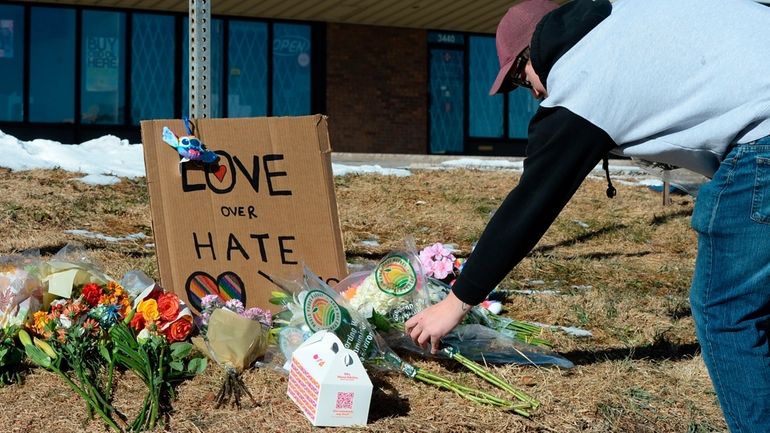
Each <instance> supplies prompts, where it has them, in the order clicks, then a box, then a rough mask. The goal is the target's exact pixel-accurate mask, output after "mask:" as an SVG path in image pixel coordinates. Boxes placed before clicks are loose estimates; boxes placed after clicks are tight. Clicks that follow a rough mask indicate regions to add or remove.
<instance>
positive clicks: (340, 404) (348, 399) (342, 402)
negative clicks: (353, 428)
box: [335, 392, 354, 410]
mask: <svg viewBox="0 0 770 433" xmlns="http://www.w3.org/2000/svg"><path fill="white" fill-rule="evenodd" d="M353 395H354V393H352V392H338V393H337V405H336V406H335V408H336V409H347V410H352V409H353Z"/></svg>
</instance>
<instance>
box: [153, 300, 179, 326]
mask: <svg viewBox="0 0 770 433" xmlns="http://www.w3.org/2000/svg"><path fill="white" fill-rule="evenodd" d="M158 312H159V313H160V319H161V320H163V321H164V322H170V321H172V320H174V319H176V316H177V315H178V314H179V296H177V295H175V294H173V293H164V294H162V295H160V297H159V298H158Z"/></svg>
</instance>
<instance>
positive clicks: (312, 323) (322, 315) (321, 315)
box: [304, 290, 342, 332]
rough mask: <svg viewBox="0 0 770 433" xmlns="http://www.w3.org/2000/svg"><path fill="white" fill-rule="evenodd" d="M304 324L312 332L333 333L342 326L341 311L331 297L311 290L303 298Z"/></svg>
mask: <svg viewBox="0 0 770 433" xmlns="http://www.w3.org/2000/svg"><path fill="white" fill-rule="evenodd" d="M304 311H305V322H306V323H307V326H308V327H309V328H310V329H311V330H312V331H313V332H316V331H321V330H330V331H334V330H336V329H337V328H339V327H340V324H342V311H340V306H339V305H337V303H336V302H334V299H332V298H331V296H329V295H327V294H326V293H324V292H322V291H320V290H312V291H310V292H308V294H307V296H305V305H304Z"/></svg>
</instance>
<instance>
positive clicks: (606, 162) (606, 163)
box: [602, 155, 618, 198]
mask: <svg viewBox="0 0 770 433" xmlns="http://www.w3.org/2000/svg"><path fill="white" fill-rule="evenodd" d="M602 168H603V169H604V173H605V174H606V175H607V197H608V198H613V197H615V196H616V195H618V190H616V189H615V187H614V186H612V180H611V179H610V161H609V160H608V159H607V155H604V158H602Z"/></svg>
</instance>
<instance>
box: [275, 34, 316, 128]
mask: <svg viewBox="0 0 770 433" xmlns="http://www.w3.org/2000/svg"><path fill="white" fill-rule="evenodd" d="M310 55H311V46H310V26H308V25H302V24H275V25H274V27H273V115H276V116H297V115H303V114H310V69H311V68H310Z"/></svg>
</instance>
